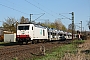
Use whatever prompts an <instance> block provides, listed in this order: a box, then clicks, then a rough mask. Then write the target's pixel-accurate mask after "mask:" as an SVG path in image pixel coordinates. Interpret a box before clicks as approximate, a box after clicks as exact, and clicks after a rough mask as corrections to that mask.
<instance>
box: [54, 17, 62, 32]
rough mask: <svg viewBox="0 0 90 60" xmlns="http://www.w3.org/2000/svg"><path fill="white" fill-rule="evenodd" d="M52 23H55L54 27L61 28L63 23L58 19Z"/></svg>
mask: <svg viewBox="0 0 90 60" xmlns="http://www.w3.org/2000/svg"><path fill="white" fill-rule="evenodd" d="M54 23H55V26H56V29H58V30H62V26H63V24H62V22H61V21H60V19H57V20H55V22H54Z"/></svg>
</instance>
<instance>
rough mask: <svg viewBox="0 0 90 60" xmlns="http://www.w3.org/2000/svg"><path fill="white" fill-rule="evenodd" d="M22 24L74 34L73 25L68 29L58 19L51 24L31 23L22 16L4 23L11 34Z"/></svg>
mask: <svg viewBox="0 0 90 60" xmlns="http://www.w3.org/2000/svg"><path fill="white" fill-rule="evenodd" d="M20 23H33V24H39V25H41V26H46V27H49V28H54V29H57V30H62V31H67V32H72V24H69V25H68V28H66V27H65V25H64V24H62V22H61V21H60V19H56V20H55V21H54V22H50V21H45V22H35V21H31V22H30V21H29V19H28V18H25V17H24V16H22V17H21V18H20V19H19V20H17V19H15V18H12V17H11V18H10V17H8V18H7V19H5V21H4V22H3V28H4V31H9V32H13V33H16V26H17V25H18V24H20ZM88 26H90V21H89V22H88ZM74 32H75V33H76V31H75V25H74Z"/></svg>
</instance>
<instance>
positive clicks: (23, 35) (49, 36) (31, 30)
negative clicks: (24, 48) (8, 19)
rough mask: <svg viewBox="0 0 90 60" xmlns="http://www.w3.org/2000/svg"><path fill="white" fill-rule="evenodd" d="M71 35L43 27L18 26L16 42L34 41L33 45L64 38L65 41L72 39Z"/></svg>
mask: <svg viewBox="0 0 90 60" xmlns="http://www.w3.org/2000/svg"><path fill="white" fill-rule="evenodd" d="M71 35H72V34H71V33H67V32H63V31H60V30H56V29H53V28H47V27H43V26H41V25H36V24H18V25H17V33H16V41H17V42H18V43H23V42H26V44H27V43H28V42H29V41H32V43H37V42H45V41H52V40H61V37H62V36H64V37H65V39H72V38H71Z"/></svg>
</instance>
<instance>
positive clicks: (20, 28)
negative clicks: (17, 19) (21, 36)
mask: <svg viewBox="0 0 90 60" xmlns="http://www.w3.org/2000/svg"><path fill="white" fill-rule="evenodd" d="M18 30H29V26H18Z"/></svg>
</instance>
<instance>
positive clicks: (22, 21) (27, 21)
mask: <svg viewBox="0 0 90 60" xmlns="http://www.w3.org/2000/svg"><path fill="white" fill-rule="evenodd" d="M20 23H29V19H28V18H25V17H24V16H22V17H21V19H20Z"/></svg>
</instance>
